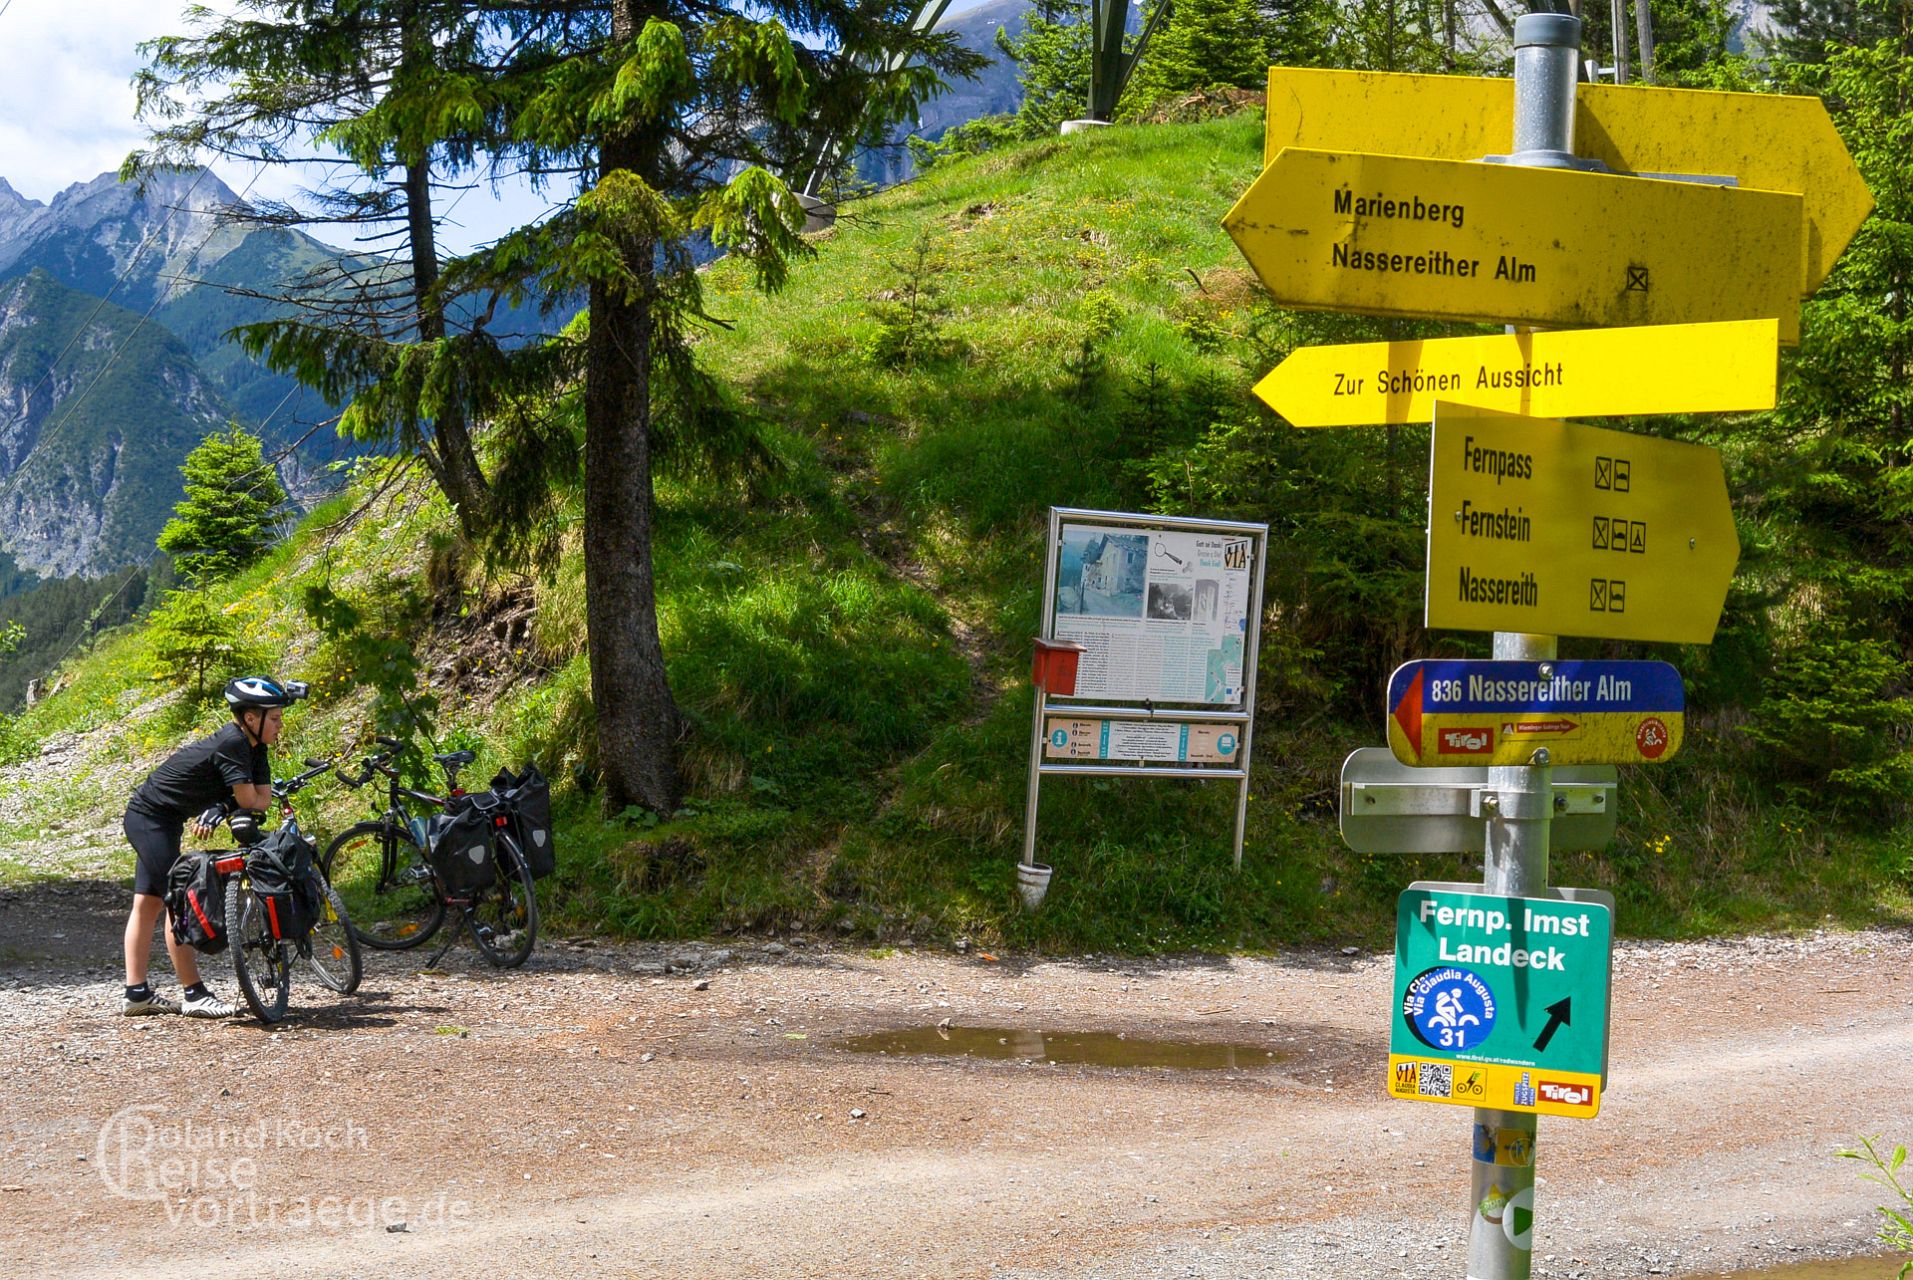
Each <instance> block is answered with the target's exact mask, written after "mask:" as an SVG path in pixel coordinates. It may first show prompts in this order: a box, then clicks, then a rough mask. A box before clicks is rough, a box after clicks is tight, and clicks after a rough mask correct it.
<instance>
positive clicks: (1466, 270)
mask: <svg viewBox="0 0 1913 1280" xmlns="http://www.w3.org/2000/svg"><path fill="white" fill-rule="evenodd" d="M1799 222H1800V197H1799V196H1796V195H1787V194H1783V193H1780V192H1773V191H1741V190H1735V189H1733V188H1731V187H1717V186H1702V185H1698V184H1695V183H1689V182H1652V181H1646V180H1643V179H1640V178H1616V177H1611V176H1608V175H1605V174H1590V173H1577V172H1571V171H1566V170H1559V169H1528V168H1517V167H1514V166H1511V165H1500V164H1468V163H1460V162H1456V161H1451V160H1417V159H1412V158H1409V157H1405V156H1384V155H1343V154H1340V153H1336V152H1329V151H1307V150H1303V149H1300V148H1296V147H1290V148H1288V149H1286V150H1284V151H1283V152H1282V153H1281V154H1280V155H1278V156H1277V157H1276V158H1275V162H1274V163H1273V164H1271V165H1269V166H1268V168H1266V169H1264V170H1263V171H1262V176H1261V177H1259V178H1257V179H1256V180H1255V183H1254V184H1253V185H1252V186H1251V187H1250V188H1249V189H1248V191H1247V192H1245V193H1244V194H1243V196H1242V198H1241V199H1240V200H1239V201H1237V202H1236V206H1235V208H1233V209H1231V210H1230V211H1229V214H1228V216H1227V217H1225V218H1224V219H1223V220H1222V225H1223V227H1224V228H1225V229H1227V231H1228V232H1229V235H1230V236H1231V237H1233V238H1234V240H1235V242H1236V245H1237V246H1238V247H1239V248H1240V249H1241V250H1242V253H1243V256H1244V257H1246V258H1247V259H1248V260H1249V265H1250V267H1252V268H1253V269H1254V270H1255V273H1256V275H1257V276H1258V277H1259V278H1260V279H1261V281H1262V283H1263V285H1264V287H1266V288H1267V289H1268V290H1269V292H1270V293H1271V294H1273V295H1274V297H1275V300H1276V301H1277V302H1279V303H1281V304H1282V305H1283V306H1289V307H1303V308H1314V309H1318V310H1328V311H1352V312H1357V313H1360V314H1365V315H1399V316H1424V317H1430V318H1436V319H1453V320H1486V321H1499V322H1506V323H1511V324H1515V323H1528V324H1537V325H1544V326H1550V327H1557V326H1558V327H1570V328H1571V327H1576V326H1615V325H1652V324H1688V323H1694V322H1698V321H1708V320H1756V319H1762V318H1767V317H1773V318H1776V319H1778V320H1779V322H1780V338H1781V341H1783V342H1794V341H1797V340H1798V337H1799V325H1800V321H1799V314H1798V313H1799V306H1798V302H1799V299H1798V298H1797V297H1796V296H1795V276H1796V272H1795V269H1794V263H1795V260H1796V256H1797V254H1798V245H1799Z"/></svg>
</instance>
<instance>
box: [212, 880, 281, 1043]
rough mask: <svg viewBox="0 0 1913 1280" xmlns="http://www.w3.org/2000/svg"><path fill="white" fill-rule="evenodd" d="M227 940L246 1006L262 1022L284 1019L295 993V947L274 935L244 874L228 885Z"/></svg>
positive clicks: (240, 991)
mask: <svg viewBox="0 0 1913 1280" xmlns="http://www.w3.org/2000/svg"><path fill="white" fill-rule="evenodd" d="M226 938H227V940H228V941H229V942H230V943H231V945H232V967H233V973H234V974H235V975H236V976H237V977H238V978H239V993H240V994H241V995H243V996H244V997H245V998H246V1007H247V1008H249V1009H251V1010H252V1012H253V1016H254V1017H256V1018H258V1019H259V1021H261V1022H277V1021H279V1019H281V1018H283V1017H285V1016H286V1003H287V1001H288V999H289V998H290V996H291V994H292V946H291V944H289V943H283V942H281V941H279V939H277V938H275V937H273V936H272V927H271V926H270V925H269V924H267V922H266V912H265V909H264V908H263V907H261V906H260V904H259V899H258V897H257V896H256V895H255V894H254V893H253V891H252V884H251V882H249V881H248V880H247V879H246V878H245V877H244V876H243V875H237V876H234V877H233V878H232V879H231V880H229V881H227V882H226Z"/></svg>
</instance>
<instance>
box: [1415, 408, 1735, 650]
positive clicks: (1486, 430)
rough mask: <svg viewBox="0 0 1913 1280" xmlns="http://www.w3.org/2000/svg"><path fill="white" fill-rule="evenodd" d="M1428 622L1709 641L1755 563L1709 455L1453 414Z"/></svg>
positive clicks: (1441, 445)
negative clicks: (1732, 588) (1730, 589)
mask: <svg viewBox="0 0 1913 1280" xmlns="http://www.w3.org/2000/svg"><path fill="white" fill-rule="evenodd" d="M1429 456H1430V465H1429V482H1428V598H1427V623H1428V625H1429V626H1430V627H1449V628H1455V629H1458V630H1462V631H1521V632H1528V633H1531V634H1535V635H1561V636H1599V637H1603V638H1606V639H1611V640H1667V641H1673V642H1676V643H1679V644H1706V643H1708V642H1709V641H1711V640H1712V639H1713V638H1714V627H1715V625H1716V624H1717V623H1718V622H1719V621H1720V610H1721V606H1722V605H1723V604H1724V603H1725V602H1726V599H1727V584H1728V582H1729V581H1730V580H1731V579H1732V578H1733V576H1734V564H1735V562H1736V561H1738V560H1739V559H1740V543H1739V540H1738V539H1737V538H1736V536H1735V534H1734V517H1733V511H1732V510H1731V509H1730V508H1729V506H1728V504H1727V483H1726V480H1725V478H1724V477H1723V476H1722V474H1721V469H1720V454H1719V453H1718V452H1717V451H1716V450H1713V449H1709V448H1707V447H1706V446H1704V445H1695V444H1679V443H1676V442H1675V441H1672V440H1661V439H1657V438H1655V437H1653V436H1643V435H1635V434H1633V433H1631V432H1626V431H1606V430H1603V429H1601V428H1599V427H1582V426H1571V425H1569V424H1567V423H1565V422H1552V421H1549V420H1547V419H1545V418H1523V417H1518V416H1516V415H1514V414H1507V413H1494V412H1491V411H1489V410H1486V409H1471V408H1462V407H1459V406H1455V405H1448V404H1438V405H1437V406H1436V407H1435V431H1434V443H1433V445H1432V446H1431V449H1430V455H1429Z"/></svg>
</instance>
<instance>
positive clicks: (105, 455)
mask: <svg viewBox="0 0 1913 1280" xmlns="http://www.w3.org/2000/svg"><path fill="white" fill-rule="evenodd" d="M229 416H230V409H229V408H228V407H227V405H226V404H225V402H224V401H223V400H222V398H221V396H220V394H219V390H218V388H217V387H216V386H214V385H213V383H212V382H211V380H210V379H208V378H207V376H206V375H205V373H204V372H203V371H202V370H201V369H200V367H199V365H198V364H197V363H196V362H195V361H194V359H193V356H192V353H191V351H189V350H188V349H187V347H186V344H185V343H183V342H181V341H180V340H179V339H178V338H176V337H174V336H173V335H172V334H171V333H169V332H168V331H167V330H166V329H165V328H164V327H163V326H160V325H156V324H151V323H144V322H143V319H142V317H141V315H140V314H138V313H136V312H133V311H129V310H127V309H126V308H124V307H120V306H116V305H114V304H113V303H111V302H106V301H103V300H101V299H99V298H95V297H91V296H89V295H87V294H85V293H81V292H80V291H78V290H76V289H70V288H68V287H67V286H65V285H63V284H61V283H60V282H59V281H58V280H55V279H54V278H53V277H52V276H51V275H50V274H48V273H47V272H45V271H43V270H34V271H32V272H31V273H30V274H28V275H26V276H24V277H19V278H16V279H13V280H8V281H4V282H0V548H4V549H5V550H6V551H7V552H9V553H11V555H12V558H13V559H14V560H15V561H17V562H18V563H19V564H20V565H21V566H22V567H24V568H26V569H30V570H32V571H34V572H35V573H37V574H39V575H41V576H42V577H69V576H74V575H79V574H89V575H90V574H96V573H100V572H103V571H105V570H108V569H113V568H117V567H119V566H121V565H124V564H129V563H132V562H134V561H136V560H139V559H141V558H143V557H144V556H145V555H146V554H147V552H149V551H150V550H151V549H152V546H153V539H154V537H155V536H157V535H158V533H159V530H160V528H161V526H162V525H164V524H165V522H166V518H167V516H168V514H169V513H170V511H171V508H172V505H173V503H174V502H175V501H177V500H178V496H179V491H180V488H179V485H180V481H179V465H180V463H181V461H183V460H184V459H185V457H186V455H187V454H188V453H189V452H191V451H192V449H193V447H194V446H195V445H197V444H198V443H199V441H200V440H201V439H202V438H203V437H204V436H205V434H206V433H207V432H208V431H213V430H217V429H218V428H219V427H220V426H221V425H222V424H223V423H224V422H225V421H226V419H227V418H228V417H229Z"/></svg>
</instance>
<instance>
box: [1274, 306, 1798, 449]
mask: <svg viewBox="0 0 1913 1280" xmlns="http://www.w3.org/2000/svg"><path fill="white" fill-rule="evenodd" d="M1779 337H1780V333H1779V325H1778V322H1777V321H1774V320H1728V321H1722V322H1720V323H1717V324H1674V325H1655V326H1652V327H1650V328H1645V329H1565V330H1560V331H1557V332H1552V333H1519V334H1513V333H1511V334H1490V335H1488V336H1486V337H1480V338H1429V339H1426V340H1422V341H1415V342H1363V343H1351V344H1349V345H1347V346H1339V347H1303V348H1301V349H1300V350H1298V351H1296V352H1294V353H1293V354H1291V355H1290V356H1289V358H1288V359H1286V360H1284V361H1283V362H1282V363H1281V364H1279V365H1277V366H1276V367H1275V369H1274V370H1273V371H1272V372H1271V373H1270V374H1269V375H1268V376H1267V377H1266V378H1264V379H1262V381H1261V382H1258V383H1257V384H1256V387H1255V393H1256V395H1258V396H1260V397H1262V400H1263V401H1264V402H1265V403H1266V404H1267V405H1268V406H1269V408H1271V409H1273V410H1275V411H1276V412H1277V413H1279V414H1281V415H1282V416H1283V417H1284V418H1286V419H1288V420H1289V421H1290V422H1291V423H1293V424H1294V425H1296V426H1298V427H1359V426H1367V425H1382V424H1389V423H1404V422H1427V421H1428V420H1429V419H1430V418H1432V417H1433V416H1434V412H1435V401H1436V400H1437V399H1439V400H1442V401H1444V402H1446V403H1449V404H1466V405H1474V406H1476V407H1478V408H1482V409H1499V410H1501V411H1503V412H1504V413H1525V414H1531V415H1534V416H1536V417H1542V418H1590V417H1617V416H1620V415H1622V414H1635V413H1719V412H1724V411H1727V410H1735V409H1771V408H1773V406H1774V368H1775V364H1776V361H1777V357H1778V354H1779V353H1778V343H1779Z"/></svg>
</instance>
